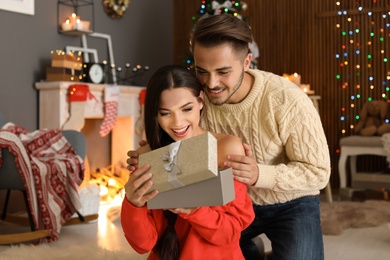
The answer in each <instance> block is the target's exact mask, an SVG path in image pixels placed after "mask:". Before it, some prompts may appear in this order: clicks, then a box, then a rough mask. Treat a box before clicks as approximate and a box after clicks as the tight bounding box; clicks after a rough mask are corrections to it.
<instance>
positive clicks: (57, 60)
mask: <svg viewBox="0 0 390 260" xmlns="http://www.w3.org/2000/svg"><path fill="white" fill-rule="evenodd" d="M51 66H52V67H57V68H67V69H74V70H81V69H82V66H83V59H82V58H81V57H79V56H75V55H71V54H64V53H52V55H51Z"/></svg>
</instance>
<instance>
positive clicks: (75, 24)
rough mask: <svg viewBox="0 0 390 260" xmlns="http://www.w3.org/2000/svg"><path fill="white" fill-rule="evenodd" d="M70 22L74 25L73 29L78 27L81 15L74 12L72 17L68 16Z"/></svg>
mask: <svg viewBox="0 0 390 260" xmlns="http://www.w3.org/2000/svg"><path fill="white" fill-rule="evenodd" d="M68 19H69V21H70V24H71V25H72V29H77V27H76V26H77V20H80V16H77V15H76V14H75V13H73V14H72V15H71V16H70V17H68Z"/></svg>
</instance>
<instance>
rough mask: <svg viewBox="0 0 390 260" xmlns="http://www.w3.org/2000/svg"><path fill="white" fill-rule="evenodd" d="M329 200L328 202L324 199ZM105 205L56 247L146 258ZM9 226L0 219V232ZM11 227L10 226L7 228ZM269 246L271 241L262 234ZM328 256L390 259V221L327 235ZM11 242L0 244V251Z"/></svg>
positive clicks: (65, 232)
mask: <svg viewBox="0 0 390 260" xmlns="http://www.w3.org/2000/svg"><path fill="white" fill-rule="evenodd" d="M323 203H326V202H323ZM104 210H106V208H105V207H102V206H101V209H100V212H99V215H100V216H99V220H98V221H96V222H93V223H89V224H82V225H74V226H65V227H63V228H62V230H61V237H60V239H59V241H57V242H54V243H52V244H51V245H50V246H52V247H53V248H57V249H58V248H66V247H68V246H70V245H74V244H80V245H81V244H85V246H86V247H88V246H89V245H91V244H94V245H98V246H99V247H101V248H105V249H106V250H109V251H118V250H121V251H122V250H123V251H126V252H131V258H130V259H132V260H133V259H140V260H142V259H146V256H145V255H144V256H140V255H138V254H137V253H136V252H134V250H132V248H131V247H130V246H129V245H128V243H127V241H126V240H125V238H124V237H123V232H122V229H121V227H120V222H119V220H118V219H117V220H115V221H113V222H111V221H110V220H109V219H108V218H107V217H106V216H107V215H106V213H105V211H104ZM9 228H10V227H9V226H7V225H6V224H4V223H0V230H1V232H4V231H6V229H9ZM8 231H9V230H8ZM262 238H263V240H264V244H265V248H266V250H270V242H269V240H268V239H267V238H266V237H265V236H262ZM324 245H325V259H326V260H338V259H340V260H341V259H342V260H345V259H347V260H349V259H354V260H360V259H361V260H363V259H364V260H366V259H370V260H371V259H373V260H388V259H390V223H388V224H385V225H382V226H380V227H374V228H364V229H348V230H345V231H344V232H343V233H342V234H341V235H339V236H324ZM8 248H9V246H0V259H1V253H2V252H3V251H5V250H7V249H8Z"/></svg>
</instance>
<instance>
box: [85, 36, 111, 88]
mask: <svg viewBox="0 0 390 260" xmlns="http://www.w3.org/2000/svg"><path fill="white" fill-rule="evenodd" d="M87 36H88V37H94V38H101V39H105V40H106V41H107V48H108V59H109V61H108V64H109V66H110V67H111V77H112V82H113V84H114V85H116V84H117V78H116V71H115V67H114V66H115V61H114V52H113V48H112V41H111V36H110V35H109V34H105V33H97V32H94V33H91V34H88V35H86V34H83V35H82V36H81V42H82V46H83V48H88V43H87ZM111 65H114V66H111Z"/></svg>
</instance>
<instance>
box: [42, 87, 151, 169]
mask: <svg viewBox="0 0 390 260" xmlns="http://www.w3.org/2000/svg"><path fill="white" fill-rule="evenodd" d="M73 84H87V85H88V86H89V91H90V93H92V95H93V97H92V98H90V99H87V101H86V102H85V111H84V118H85V119H101V118H104V89H105V88H107V87H110V85H105V84H90V83H78V82H67V81H53V82H38V83H36V84H35V87H36V89H37V90H38V91H39V128H40V129H42V128H50V129H56V128H60V129H61V128H62V127H63V126H64V124H65V122H66V121H67V120H68V119H69V117H70V104H69V99H68V88H69V86H70V85H73ZM119 87H120V96H119V101H118V115H117V122H116V124H115V127H114V129H113V130H112V133H111V165H112V166H115V165H117V164H121V165H122V166H123V165H126V159H127V151H128V150H130V149H134V148H135V146H137V145H138V142H139V140H141V138H142V135H139V134H137V131H136V124H137V121H139V120H141V118H140V117H141V107H140V103H139V93H140V91H141V90H142V89H144V87H135V86H119ZM138 125H139V124H138ZM75 130H79V129H75ZM87 139H88V138H87ZM87 156H88V155H87Z"/></svg>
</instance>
